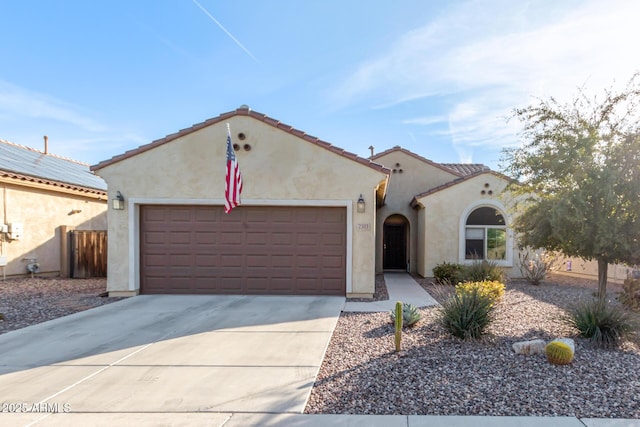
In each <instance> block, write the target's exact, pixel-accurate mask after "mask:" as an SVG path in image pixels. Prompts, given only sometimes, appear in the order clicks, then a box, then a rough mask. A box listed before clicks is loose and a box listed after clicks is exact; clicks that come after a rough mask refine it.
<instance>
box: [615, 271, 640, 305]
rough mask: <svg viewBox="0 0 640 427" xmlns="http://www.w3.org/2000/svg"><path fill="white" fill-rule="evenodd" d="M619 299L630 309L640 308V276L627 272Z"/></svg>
mask: <svg viewBox="0 0 640 427" xmlns="http://www.w3.org/2000/svg"><path fill="white" fill-rule="evenodd" d="M618 301H620V302H621V303H622V304H623V305H624V306H625V307H627V308H630V309H638V308H640V277H635V276H634V275H633V274H632V273H629V274H627V278H626V279H624V282H623V283H622V291H621V292H618Z"/></svg>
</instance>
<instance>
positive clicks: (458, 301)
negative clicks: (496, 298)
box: [438, 288, 494, 339]
mask: <svg viewBox="0 0 640 427" xmlns="http://www.w3.org/2000/svg"><path fill="white" fill-rule="evenodd" d="M493 306H494V304H493V301H492V300H491V298H489V297H488V296H486V295H482V294H481V293H480V292H479V290H478V289H477V288H473V289H470V290H469V291H468V292H461V293H455V294H453V296H451V297H450V298H449V299H447V300H446V301H445V302H444V303H443V304H442V306H441V307H440V308H439V309H438V310H439V312H438V321H439V323H440V324H441V325H442V326H443V327H444V328H445V329H446V330H447V331H448V332H449V333H451V334H452V335H454V336H456V337H458V338H461V339H467V338H473V339H476V338H479V337H480V336H481V335H482V334H484V333H485V331H486V329H487V327H488V326H489V324H490V323H491V321H492V320H493Z"/></svg>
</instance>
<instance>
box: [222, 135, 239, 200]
mask: <svg viewBox="0 0 640 427" xmlns="http://www.w3.org/2000/svg"><path fill="white" fill-rule="evenodd" d="M240 193H242V174H241V173H240V166H239V165H238V159H236V153H235V152H234V151H233V146H232V145H231V128H230V127H229V125H228V124H227V174H226V177H225V181H224V200H225V201H224V211H225V213H229V212H231V209H233V208H235V207H236V206H238V205H239V204H240Z"/></svg>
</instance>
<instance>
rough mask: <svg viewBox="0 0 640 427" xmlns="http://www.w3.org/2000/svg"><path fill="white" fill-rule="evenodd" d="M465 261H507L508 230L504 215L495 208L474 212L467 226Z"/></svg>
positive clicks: (468, 218) (468, 219) (470, 215)
mask: <svg viewBox="0 0 640 427" xmlns="http://www.w3.org/2000/svg"><path fill="white" fill-rule="evenodd" d="M464 257H465V259H487V260H496V261H500V260H506V259H507V228H506V224H505V221H504V216H503V215H502V213H501V212H500V211H499V210H497V209H496V208H493V207H488V206H483V207H479V208H477V209H475V210H473V211H472V212H471V213H470V214H469V216H468V217H467V222H466V226H465V256H464Z"/></svg>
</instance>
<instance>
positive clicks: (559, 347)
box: [544, 341, 573, 365]
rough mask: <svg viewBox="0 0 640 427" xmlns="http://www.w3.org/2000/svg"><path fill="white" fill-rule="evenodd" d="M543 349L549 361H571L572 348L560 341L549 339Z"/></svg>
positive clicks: (564, 363) (557, 362)
mask: <svg viewBox="0 0 640 427" xmlns="http://www.w3.org/2000/svg"><path fill="white" fill-rule="evenodd" d="M544 351H545V354H546V355H547V360H548V361H549V363H552V364H554V365H568V364H569V363H571V362H572V361H573V350H572V349H571V347H570V346H569V345H568V344H566V343H563V342H561V341H551V342H550V343H549V344H547V346H546V347H545V349H544Z"/></svg>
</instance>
